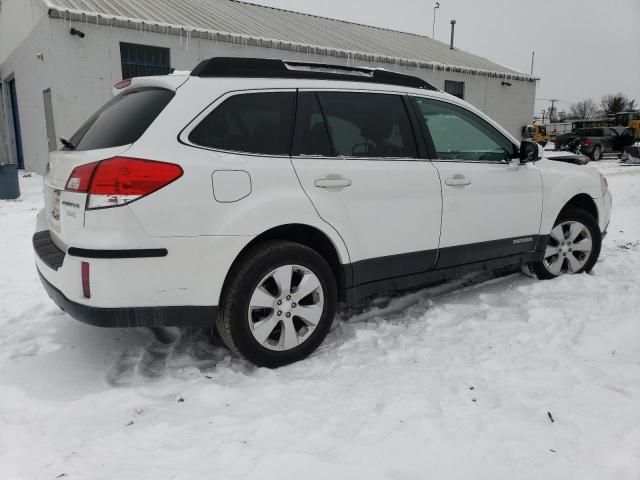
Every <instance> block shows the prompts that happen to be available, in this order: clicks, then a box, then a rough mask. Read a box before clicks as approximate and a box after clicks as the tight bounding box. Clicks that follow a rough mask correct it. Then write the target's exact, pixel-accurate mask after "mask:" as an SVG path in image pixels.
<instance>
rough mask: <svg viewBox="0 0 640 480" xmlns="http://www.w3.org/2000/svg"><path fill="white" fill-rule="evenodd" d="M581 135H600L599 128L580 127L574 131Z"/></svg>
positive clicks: (600, 130)
mask: <svg viewBox="0 0 640 480" xmlns="http://www.w3.org/2000/svg"><path fill="white" fill-rule="evenodd" d="M576 133H577V134H578V135H580V136H581V137H602V136H603V135H602V129H601V128H581V129H579V130H578V131H577V132H576Z"/></svg>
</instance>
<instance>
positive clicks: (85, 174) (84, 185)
mask: <svg viewBox="0 0 640 480" xmlns="http://www.w3.org/2000/svg"><path fill="white" fill-rule="evenodd" d="M98 163H99V162H93V163H87V164H86V165H80V166H79V167H76V168H74V169H73V172H71V175H69V180H67V185H66V186H65V190H68V191H70V192H78V193H87V191H89V182H91V176H92V175H93V171H94V170H95V169H96V166H97V165H98Z"/></svg>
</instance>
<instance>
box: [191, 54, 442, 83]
mask: <svg viewBox="0 0 640 480" xmlns="http://www.w3.org/2000/svg"><path fill="white" fill-rule="evenodd" d="M191 76H192V77H206V78H212V77H217V78H219V77H245V78H312V79H324V80H346V81H352V82H370V83H383V84H387V85H400V86H403V87H411V88H422V89H425V90H437V88H435V87H434V86H433V85H431V84H430V83H428V82H426V81H424V80H422V79H421V78H418V77H413V76H411V75H404V74H402V73H397V72H391V71H389V70H383V69H379V68H363V67H349V66H345V65H330V64H324V63H313V62H296V61H289V60H278V59H267V58H238V57H214V58H210V59H208V60H203V61H202V62H200V63H199V64H198V65H197V66H196V68H194V69H193V71H192V72H191Z"/></svg>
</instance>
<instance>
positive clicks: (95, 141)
mask: <svg viewBox="0 0 640 480" xmlns="http://www.w3.org/2000/svg"><path fill="white" fill-rule="evenodd" d="M174 95H175V93H174V92H172V91H171V90H167V89H164V88H141V89H137V90H132V91H129V92H125V93H123V94H121V95H118V96H116V97H114V98H112V99H111V100H110V101H109V102H107V103H106V104H105V105H104V106H103V107H102V108H101V109H100V110H98V111H97V112H96V113H95V114H94V115H93V116H92V117H91V118H90V119H89V120H87V121H86V122H85V124H84V125H82V127H80V129H79V130H78V131H77V132H76V133H75V134H74V135H73V136H72V137H71V138H70V139H69V140H70V142H71V143H72V144H73V145H74V147H75V150H79V151H83V150H96V149H100V148H111V147H118V146H121V145H129V144H131V143H134V142H135V141H137V140H138V139H139V138H140V137H141V136H142V134H143V133H144V132H145V131H146V130H147V128H149V126H150V125H151V124H152V123H153V121H154V120H155V119H156V118H157V117H158V115H159V114H160V112H162V110H164V108H165V107H166V106H167V105H168V103H169V102H170V101H171V99H172V98H173V96H174Z"/></svg>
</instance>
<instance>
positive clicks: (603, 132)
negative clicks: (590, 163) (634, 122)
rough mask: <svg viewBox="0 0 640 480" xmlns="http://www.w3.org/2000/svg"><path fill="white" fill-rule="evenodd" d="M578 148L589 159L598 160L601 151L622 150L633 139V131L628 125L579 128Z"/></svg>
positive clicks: (632, 141)
mask: <svg viewBox="0 0 640 480" xmlns="http://www.w3.org/2000/svg"><path fill="white" fill-rule="evenodd" d="M576 134H577V136H578V138H579V139H580V150H581V151H582V153H584V154H585V155H588V156H589V157H591V160H600V159H601V158H602V154H603V153H609V152H622V151H623V150H624V148H625V147H628V146H629V145H632V144H633V143H634V141H635V132H634V131H633V129H632V128H629V127H592V128H579V129H578V130H576Z"/></svg>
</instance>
